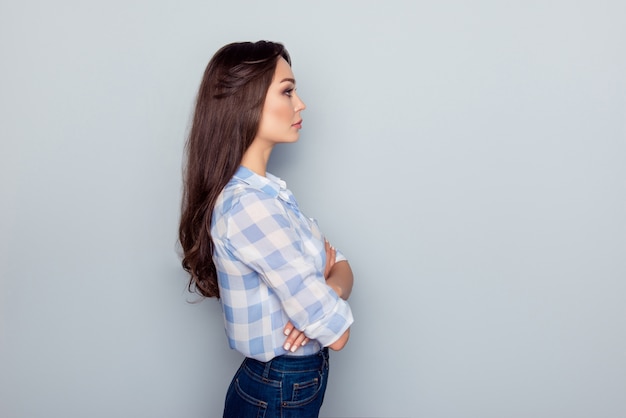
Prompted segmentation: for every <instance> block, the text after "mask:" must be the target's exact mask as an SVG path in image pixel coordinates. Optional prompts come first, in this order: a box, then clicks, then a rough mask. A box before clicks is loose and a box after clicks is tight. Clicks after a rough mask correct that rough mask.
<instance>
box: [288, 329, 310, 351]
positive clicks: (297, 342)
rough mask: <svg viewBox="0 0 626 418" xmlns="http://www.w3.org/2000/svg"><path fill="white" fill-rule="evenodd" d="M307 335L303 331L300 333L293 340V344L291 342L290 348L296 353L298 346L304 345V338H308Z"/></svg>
mask: <svg viewBox="0 0 626 418" xmlns="http://www.w3.org/2000/svg"><path fill="white" fill-rule="evenodd" d="M306 339H307V338H306V335H304V333H301V334H300V335H298V338H296V339H295V340H294V342H293V344H291V348H290V349H289V350H290V351H291V352H292V353H295V352H296V350H298V348H300V347H302V346H303V345H304V344H302V343H303V342H304V340H306Z"/></svg>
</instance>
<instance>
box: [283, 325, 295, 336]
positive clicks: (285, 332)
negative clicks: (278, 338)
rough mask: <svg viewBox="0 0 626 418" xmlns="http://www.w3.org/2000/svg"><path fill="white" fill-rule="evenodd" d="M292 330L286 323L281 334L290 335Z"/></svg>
mask: <svg viewBox="0 0 626 418" xmlns="http://www.w3.org/2000/svg"><path fill="white" fill-rule="evenodd" d="M292 330H293V324H292V323H291V322H287V325H285V329H284V330H283V334H285V335H289V334H291V331H292Z"/></svg>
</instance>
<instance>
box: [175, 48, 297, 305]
mask: <svg viewBox="0 0 626 418" xmlns="http://www.w3.org/2000/svg"><path fill="white" fill-rule="evenodd" d="M280 57H282V58H284V59H285V60H286V61H287V62H288V63H289V64H290V65H291V60H290V58H289V53H288V52H287V50H286V49H285V47H284V46H283V45H282V44H279V43H275V42H267V41H259V42H254V43H252V42H241V43H232V44H228V45H226V46H224V47H222V48H221V49H219V50H218V51H217V52H216V53H215V55H214V56H213V58H211V60H210V61H209V64H208V65H207V67H206V70H205V71H204V76H203V78H202V82H201V84H200V89H199V91H198V96H197V98H196V106H195V112H194V117H193V122H192V125H191V130H190V132H189V136H188V138H187V143H186V145H185V153H186V154H185V158H186V164H185V167H184V173H183V180H184V183H183V196H182V205H181V219H180V226H179V229H178V238H179V241H180V244H181V246H182V250H183V255H182V266H183V268H184V269H185V271H187V272H188V273H189V275H190V276H191V277H190V279H189V285H188V288H189V291H191V292H194V291H195V292H197V293H200V294H201V295H203V296H205V297H217V298H219V288H218V285H217V271H216V268H215V264H214V263H213V240H212V238H211V218H212V213H213V207H214V206H215V202H216V200H217V198H218V196H219V194H220V192H221V191H222V189H223V188H224V186H226V184H227V183H228V181H229V180H230V179H231V178H232V177H233V175H234V174H235V172H236V171H237V168H238V167H239V165H240V163H241V159H242V158H243V154H244V152H245V151H246V150H247V149H248V147H249V146H250V144H251V143H252V140H253V139H254V137H255V135H256V133H257V129H258V127H259V121H260V119H261V111H262V109H263V104H264V103H265V96H266V95H267V90H268V88H269V86H270V84H271V82H272V78H273V76H274V72H275V70H276V65H277V63H278V59H279V58H280Z"/></svg>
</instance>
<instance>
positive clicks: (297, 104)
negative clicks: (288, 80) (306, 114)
mask: <svg viewBox="0 0 626 418" xmlns="http://www.w3.org/2000/svg"><path fill="white" fill-rule="evenodd" d="M295 96H296V102H295V106H294V110H295V111H296V112H300V111H302V110H304V109H306V105H305V104H304V102H303V101H302V99H300V96H298V95H297V94H296V95H295Z"/></svg>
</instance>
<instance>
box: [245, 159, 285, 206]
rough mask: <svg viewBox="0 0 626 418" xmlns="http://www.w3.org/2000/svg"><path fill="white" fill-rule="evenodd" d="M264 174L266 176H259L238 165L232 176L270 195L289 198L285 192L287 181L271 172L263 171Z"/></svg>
mask: <svg viewBox="0 0 626 418" xmlns="http://www.w3.org/2000/svg"><path fill="white" fill-rule="evenodd" d="M265 175H266V177H263V176H260V175H258V174H257V173H255V172H254V171H252V170H250V169H249V168H246V167H244V166H242V165H240V166H239V168H238V169H237V171H236V172H235V175H234V176H233V178H234V179H237V180H239V181H241V182H244V183H246V184H248V185H250V186H251V187H254V188H255V189H259V190H262V191H263V192H265V193H267V194H268V195H270V196H273V197H276V196H280V197H281V198H283V199H285V200H287V201H289V200H291V199H290V198H289V197H288V196H287V193H286V192H287V183H285V182H284V181H283V180H281V179H280V178H278V177H276V176H275V175H273V174H271V173H265Z"/></svg>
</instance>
